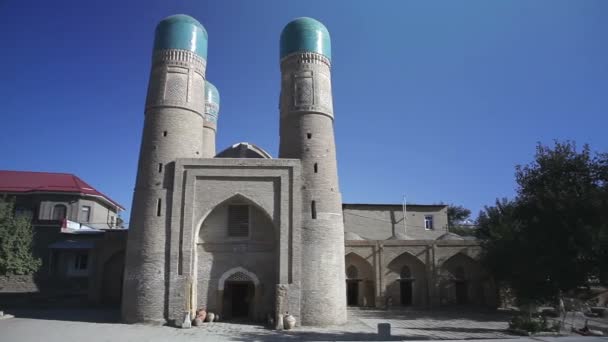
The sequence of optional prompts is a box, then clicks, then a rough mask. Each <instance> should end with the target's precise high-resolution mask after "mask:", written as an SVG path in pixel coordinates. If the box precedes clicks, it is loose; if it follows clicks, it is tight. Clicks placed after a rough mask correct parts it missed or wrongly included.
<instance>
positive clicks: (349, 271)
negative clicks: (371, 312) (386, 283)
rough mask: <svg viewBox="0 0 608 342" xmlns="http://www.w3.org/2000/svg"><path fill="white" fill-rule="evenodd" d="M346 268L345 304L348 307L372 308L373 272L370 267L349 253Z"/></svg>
mask: <svg viewBox="0 0 608 342" xmlns="http://www.w3.org/2000/svg"><path fill="white" fill-rule="evenodd" d="M345 266H346V303H347V305H349V306H374V271H373V268H372V265H371V264H370V263H369V262H368V261H367V260H365V259H364V258H362V257H361V256H360V255H357V254H355V253H349V254H347V255H346V259H345Z"/></svg>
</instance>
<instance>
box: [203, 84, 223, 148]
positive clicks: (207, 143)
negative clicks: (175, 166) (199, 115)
mask: <svg viewBox="0 0 608 342" xmlns="http://www.w3.org/2000/svg"><path fill="white" fill-rule="evenodd" d="M219 112H220V93H219V92H218V91H217V88H216V87H215V86H214V85H213V84H211V83H210V82H209V81H206V82H205V117H204V124H203V153H202V157H203V158H213V157H215V133H216V132H217V117H218V114H219Z"/></svg>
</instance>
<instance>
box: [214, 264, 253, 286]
mask: <svg viewBox="0 0 608 342" xmlns="http://www.w3.org/2000/svg"><path fill="white" fill-rule="evenodd" d="M233 276H236V277H237V278H239V280H245V281H247V280H249V281H251V282H253V285H254V286H256V287H257V286H258V285H260V280H259V279H258V276H256V275H255V273H253V272H249V271H248V270H246V269H244V268H243V267H240V266H238V267H234V268H231V269H229V270H228V271H226V272H224V274H222V276H221V277H220V279H219V281H218V290H220V291H223V290H224V284H225V283H226V281H227V280H229V278H231V277H233Z"/></svg>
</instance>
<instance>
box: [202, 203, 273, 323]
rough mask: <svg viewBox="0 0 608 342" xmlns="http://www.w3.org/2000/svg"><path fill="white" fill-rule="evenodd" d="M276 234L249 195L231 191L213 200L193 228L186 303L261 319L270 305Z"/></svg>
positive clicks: (229, 316)
mask: <svg viewBox="0 0 608 342" xmlns="http://www.w3.org/2000/svg"><path fill="white" fill-rule="evenodd" d="M278 237H279V236H278V231H277V230H276V229H275V225H274V223H273V219H272V216H271V215H269V214H268V211H267V210H265V209H264V208H263V207H262V206H260V205H258V204H257V203H256V202H254V201H253V200H250V199H248V198H246V197H244V196H242V195H236V196H232V197H231V198H229V199H227V200H224V201H222V202H220V203H219V204H218V205H216V206H214V208H213V209H212V210H210V212H209V213H208V214H207V215H206V216H205V217H204V218H202V219H201V225H200V229H199V232H198V241H197V245H196V258H195V263H194V265H193V267H194V272H193V273H194V277H195V279H196V293H195V294H194V295H193V296H192V298H191V301H192V303H193V304H192V305H191V307H192V308H204V309H205V310H207V312H213V313H219V314H220V316H221V317H222V319H239V320H243V319H245V320H250V321H261V320H263V319H264V318H265V317H266V316H267V314H268V313H270V312H272V311H273V309H274V307H275V291H274V289H275V287H276V284H277V283H278V270H279V259H278V258H277V251H278V249H277V241H278Z"/></svg>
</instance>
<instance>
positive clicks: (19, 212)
mask: <svg viewBox="0 0 608 342" xmlns="http://www.w3.org/2000/svg"><path fill="white" fill-rule="evenodd" d="M15 217H29V218H31V217H32V211H31V210H29V209H27V208H24V207H17V208H15Z"/></svg>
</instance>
